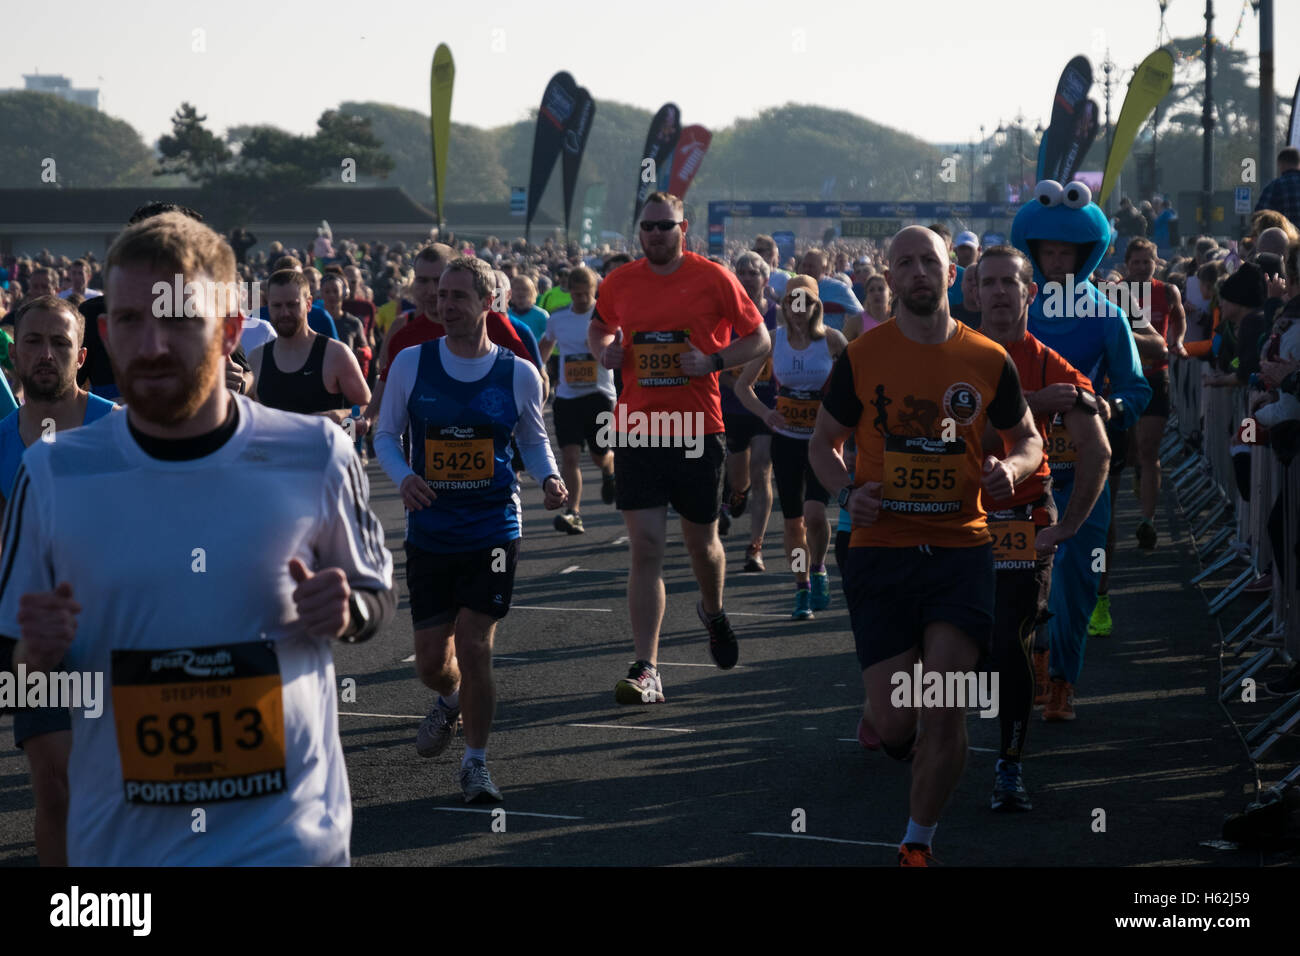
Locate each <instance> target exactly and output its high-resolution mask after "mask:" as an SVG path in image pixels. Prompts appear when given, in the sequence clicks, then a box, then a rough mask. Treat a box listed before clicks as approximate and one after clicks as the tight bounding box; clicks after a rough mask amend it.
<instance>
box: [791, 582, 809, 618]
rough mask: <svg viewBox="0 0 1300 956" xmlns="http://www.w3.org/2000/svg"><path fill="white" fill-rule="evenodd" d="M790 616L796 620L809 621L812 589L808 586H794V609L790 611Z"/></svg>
mask: <svg viewBox="0 0 1300 956" xmlns="http://www.w3.org/2000/svg"><path fill="white" fill-rule="evenodd" d="M790 617H792V618H794V619H795V620H796V621H811V620H812V618H813V612H812V591H811V590H809V589H808V588H795V591H794V610H793V611H791V612H790Z"/></svg>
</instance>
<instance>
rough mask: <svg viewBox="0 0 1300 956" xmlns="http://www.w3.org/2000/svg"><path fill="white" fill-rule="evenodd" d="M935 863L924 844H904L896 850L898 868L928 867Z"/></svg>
mask: <svg viewBox="0 0 1300 956" xmlns="http://www.w3.org/2000/svg"><path fill="white" fill-rule="evenodd" d="M935 862H936V860H935V858H934V854H933V853H931V852H930V848H929V847H928V846H926V845H925V844H924V843H904V844H902V845H901V846H899V848H898V865H899V866H930V865H931V864H933V863H935Z"/></svg>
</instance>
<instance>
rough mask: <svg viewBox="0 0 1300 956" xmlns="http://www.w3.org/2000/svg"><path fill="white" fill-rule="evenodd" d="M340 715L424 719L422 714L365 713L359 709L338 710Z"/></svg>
mask: <svg viewBox="0 0 1300 956" xmlns="http://www.w3.org/2000/svg"><path fill="white" fill-rule="evenodd" d="M339 716H340V717H397V718H399V719H408V718H409V719H410V720H424V714H366V713H362V712H361V711H359V710H340V711H339Z"/></svg>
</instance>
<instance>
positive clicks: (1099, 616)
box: [1088, 594, 1111, 637]
mask: <svg viewBox="0 0 1300 956" xmlns="http://www.w3.org/2000/svg"><path fill="white" fill-rule="evenodd" d="M1110 629H1111V621H1110V595H1109V594H1098V595H1097V606H1096V607H1094V608H1093V609H1092V618H1091V619H1090V620H1089V621H1088V636H1089V637H1110Z"/></svg>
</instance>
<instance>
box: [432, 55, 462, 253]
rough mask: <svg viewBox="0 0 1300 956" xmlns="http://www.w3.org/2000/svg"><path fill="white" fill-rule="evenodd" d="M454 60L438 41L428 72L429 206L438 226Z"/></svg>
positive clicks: (454, 68)
mask: <svg viewBox="0 0 1300 956" xmlns="http://www.w3.org/2000/svg"><path fill="white" fill-rule="evenodd" d="M455 82H456V63H455V61H453V60H452V58H451V50H450V49H449V48H448V46H447V44H445V43H439V44H438V49H437V50H436V51H434V54H433V67H432V69H431V70H430V71H429V139H430V143H431V144H432V147H433V205H434V211H435V212H436V213H437V214H438V228H439V229H441V228H442V221H443V220H442V199H443V196H444V195H446V184H447V146H448V144H449V143H450V141H451V88H452V86H453V84H454V83H455Z"/></svg>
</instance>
